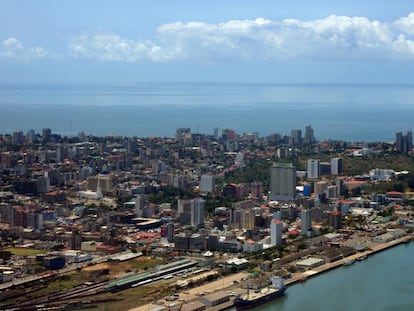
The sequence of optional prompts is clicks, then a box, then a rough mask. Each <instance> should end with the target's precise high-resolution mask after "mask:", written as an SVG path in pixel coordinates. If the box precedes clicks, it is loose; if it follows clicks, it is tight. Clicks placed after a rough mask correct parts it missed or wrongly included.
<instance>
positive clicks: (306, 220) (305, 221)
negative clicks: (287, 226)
mask: <svg viewBox="0 0 414 311" xmlns="http://www.w3.org/2000/svg"><path fill="white" fill-rule="evenodd" d="M300 221H301V234H302V235H306V236H309V235H310V234H311V232H312V214H311V210H310V209H302V210H301V211H300Z"/></svg>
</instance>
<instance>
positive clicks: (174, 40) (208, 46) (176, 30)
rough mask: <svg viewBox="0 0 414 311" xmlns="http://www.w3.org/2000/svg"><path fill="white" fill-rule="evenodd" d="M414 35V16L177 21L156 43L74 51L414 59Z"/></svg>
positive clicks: (96, 56) (123, 56) (154, 56)
mask: <svg viewBox="0 0 414 311" xmlns="http://www.w3.org/2000/svg"><path fill="white" fill-rule="evenodd" d="M413 36H414V13H411V14H410V15H409V16H408V17H403V18H400V19H398V20H396V21H395V22H393V23H384V22H379V21H375V20H374V21H373V20H369V19H368V18H365V17H347V16H335V15H332V16H328V17H326V18H324V19H319V20H311V21H300V20H297V19H286V20H282V21H271V20H267V19H263V18H257V19H255V20H231V21H227V22H223V23H216V24H211V23H210V24H209V23H204V22H188V23H182V22H175V23H169V24H163V25H161V26H159V28H158V37H157V39H156V40H155V39H154V40H146V41H140V40H131V39H125V38H122V37H120V36H118V35H116V34H92V35H91V34H86V35H82V36H79V37H76V38H73V39H72V41H71V43H70V45H69V48H70V50H71V51H72V52H73V54H74V55H75V56H76V57H86V58H89V59H93V60H98V61H126V62H135V61H144V60H149V61H153V62H163V61H171V60H183V59H184V60H195V61H201V62H210V61H217V62H220V61H228V60H232V59H236V60H237V59H239V60H240V59H244V60H246V59H247V60H253V59H258V60H267V59H296V58H300V59H304V60H306V59H333V60H343V59H346V60H348V59H350V60H352V59H367V60H371V59H395V58H406V59H407V58H408V59H413V58H414V49H413V41H412V39H413Z"/></svg>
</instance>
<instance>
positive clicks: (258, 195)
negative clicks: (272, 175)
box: [250, 181, 263, 201]
mask: <svg viewBox="0 0 414 311" xmlns="http://www.w3.org/2000/svg"><path fill="white" fill-rule="evenodd" d="M250 194H251V196H252V198H255V199H256V200H258V201H261V199H262V195H263V183H262V182H261V181H253V182H252V183H251V184H250Z"/></svg>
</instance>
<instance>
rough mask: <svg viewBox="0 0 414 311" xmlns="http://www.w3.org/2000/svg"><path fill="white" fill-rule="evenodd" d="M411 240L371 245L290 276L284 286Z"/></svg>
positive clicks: (411, 236)
mask: <svg viewBox="0 0 414 311" xmlns="http://www.w3.org/2000/svg"><path fill="white" fill-rule="evenodd" d="M412 240H414V235H413V234H410V235H406V236H403V237H401V238H399V239H395V240H393V241H390V242H387V243H377V244H375V245H371V246H370V248H369V249H368V250H365V251H363V252H358V253H356V254H353V255H351V256H348V257H344V258H342V259H339V260H337V261H334V262H329V263H326V264H324V265H321V266H319V267H316V268H313V269H311V270H308V271H305V272H302V273H295V274H293V275H292V277H291V278H289V279H287V280H286V282H285V284H286V286H289V285H293V284H295V283H298V282H303V281H305V280H306V279H308V278H311V277H314V276H316V275H318V274H320V273H323V272H326V271H329V270H332V269H335V268H337V267H340V266H347V265H349V264H350V263H353V262H355V261H358V260H364V259H366V258H368V257H369V256H371V255H373V254H375V253H378V252H381V251H383V250H386V249H387V248H390V247H393V246H396V245H399V244H402V243H406V242H409V241H412Z"/></svg>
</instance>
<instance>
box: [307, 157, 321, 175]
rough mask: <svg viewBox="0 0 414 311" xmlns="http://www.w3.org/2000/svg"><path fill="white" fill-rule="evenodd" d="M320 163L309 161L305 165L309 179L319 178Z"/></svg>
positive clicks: (313, 160)
mask: <svg viewBox="0 0 414 311" xmlns="http://www.w3.org/2000/svg"><path fill="white" fill-rule="evenodd" d="M319 165H320V161H319V160H315V159H309V160H308V165H307V175H308V178H309V179H318V178H319V176H320V168H319Z"/></svg>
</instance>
